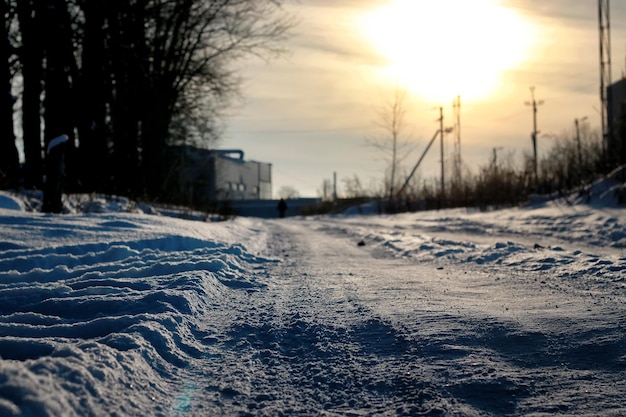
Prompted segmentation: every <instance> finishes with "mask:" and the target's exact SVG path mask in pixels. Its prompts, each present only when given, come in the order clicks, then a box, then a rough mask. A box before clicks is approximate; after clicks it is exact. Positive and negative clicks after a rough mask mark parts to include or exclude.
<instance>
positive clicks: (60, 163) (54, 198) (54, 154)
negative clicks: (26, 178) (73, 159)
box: [41, 135, 68, 213]
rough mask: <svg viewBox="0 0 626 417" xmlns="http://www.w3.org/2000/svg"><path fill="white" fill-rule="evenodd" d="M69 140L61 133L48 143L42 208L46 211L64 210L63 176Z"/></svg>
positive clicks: (56, 211)
mask: <svg viewBox="0 0 626 417" xmlns="http://www.w3.org/2000/svg"><path fill="white" fill-rule="evenodd" d="M67 141H68V137H67V135H61V136H57V137H56V138H54V139H52V140H51V141H50V143H49V144H48V149H47V151H46V178H45V181H44V193H43V206H42V208H41V211H43V212H44V213H61V212H62V211H63V203H62V196H63V177H64V176H65V144H66V142H67Z"/></svg>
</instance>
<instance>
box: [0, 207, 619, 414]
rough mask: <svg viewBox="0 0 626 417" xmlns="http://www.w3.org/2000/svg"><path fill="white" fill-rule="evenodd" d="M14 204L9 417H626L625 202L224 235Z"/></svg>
mask: <svg viewBox="0 0 626 417" xmlns="http://www.w3.org/2000/svg"><path fill="white" fill-rule="evenodd" d="M0 197H3V196H2V195H0ZM4 199H5V201H4V203H2V198H0V207H5V208H0V225H2V227H1V228H0V416H3V417H4V416H7V417H25V416H28V417H31V416H36V417H39V416H42V417H57V416H63V417H65V416H67V417H73V416H81V417H83V416H94V417H99V416H112V415H117V416H137V415H141V416H155V417H161V416H164V417H186V416H193V417H203V416H209V415H224V416H281V415H290V416H291V415H299V416H311V415H315V416H316V415H326V416H398V415H406V416H414V415H427V416H503V415H506V416H546V415H571V416H574V415H576V416H590V417H591V416H622V415H626V406H625V405H624V404H626V354H625V352H626V332H624V329H625V328H626V253H625V251H626V212H625V211H624V210H623V209H616V208H594V207H588V206H573V207H569V208H567V207H565V208H564V207H562V206H545V207H538V208H527V209H508V210H500V211H493V212H486V213H482V212H476V211H472V210H444V211H441V212H421V213H407V214H400V215H390V216H352V215H341V216H320V217H307V218H287V219H280V220H279V219H276V220H262V219H252V218H237V219H234V220H232V221H228V222H219V223H207V222H202V221H187V220H181V219H175V218H171V217H167V216H159V215H148V214H144V213H141V212H111V211H110V210H107V211H105V212H104V213H73V214H66V215H62V216H51V215H43V214H40V213H32V212H26V211H24V210H22V209H21V206H20V205H19V204H18V203H19V202H15V201H14V200H12V199H11V198H10V197H6V196H5V197H4ZM9 203H12V204H9ZM122 207H123V208H124V210H126V211H130V209H132V206H131V207H128V206H124V205H123V206H122ZM359 242H363V245H359V244H358V243H359Z"/></svg>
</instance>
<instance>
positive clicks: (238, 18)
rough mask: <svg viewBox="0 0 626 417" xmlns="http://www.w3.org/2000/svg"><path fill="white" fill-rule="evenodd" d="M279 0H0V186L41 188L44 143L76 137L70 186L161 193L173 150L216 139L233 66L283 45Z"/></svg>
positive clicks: (233, 89)
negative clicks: (2, 92) (0, 86)
mask: <svg viewBox="0 0 626 417" xmlns="http://www.w3.org/2000/svg"><path fill="white" fill-rule="evenodd" d="M281 3H282V2H281V1H274V0H183V1H175V2H173V1H162V0H129V1H110V0H10V1H7V0H2V1H0V4H1V7H2V12H3V13H2V16H3V22H2V23H3V25H2V29H3V34H2V35H3V37H4V39H5V40H6V41H4V42H2V46H3V47H2V54H3V58H4V61H3V62H6V65H4V66H3V67H2V79H3V82H4V84H5V88H6V91H7V92H8V95H7V96H6V97H7V98H6V99H5V100H3V101H2V103H3V104H2V108H1V113H2V115H3V116H2V132H0V188H14V187H24V188H29V189H30V188H42V186H43V184H42V182H43V178H44V172H45V155H46V147H47V146H48V144H49V143H50V141H51V140H52V139H54V138H56V137H58V136H60V135H67V136H68V138H69V141H68V142H67V143H66V152H65V166H66V169H65V173H66V177H65V178H66V181H65V187H66V189H67V191H71V192H95V191H97V192H105V193H111V194H121V195H127V196H145V197H148V198H152V199H160V198H162V197H163V190H162V188H161V184H163V180H164V178H165V177H166V176H167V175H169V174H170V172H169V168H168V166H166V163H165V161H166V159H165V158H164V155H163V151H164V149H165V148H166V146H168V145H171V144H177V143H183V142H185V143H190V142H191V143H196V144H198V142H204V143H206V142H210V141H212V140H214V139H215V138H216V137H217V135H218V133H219V132H218V126H219V118H220V115H221V113H222V112H223V110H224V109H225V108H227V106H228V104H229V99H231V98H232V97H233V95H234V94H236V93H237V89H238V86H239V84H238V78H237V74H236V72H234V71H233V67H232V64H233V63H235V62H236V61H237V60H238V59H239V58H241V57H243V56H245V55H248V54H256V55H258V54H261V55H264V56H267V55H268V54H272V53H279V52H280V41H282V39H283V38H284V36H285V35H286V31H287V29H288V28H289V27H290V25H291V23H290V20H289V18H288V17H287V16H286V15H285V14H284V13H282V12H281V10H280V8H281ZM14 125H15V126H17V128H14ZM16 137H21V138H22V142H23V146H24V148H23V153H24V158H25V161H24V164H23V169H22V170H21V172H20V169H19V161H18V151H17V149H16V146H15V138H16Z"/></svg>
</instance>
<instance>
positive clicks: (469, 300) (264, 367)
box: [209, 220, 626, 416]
mask: <svg viewBox="0 0 626 417" xmlns="http://www.w3.org/2000/svg"><path fill="white" fill-rule="evenodd" d="M267 227H268V230H269V233H270V235H269V236H270V237H269V242H271V243H270V244H269V245H268V253H267V254H266V255H267V256H269V257H276V258H278V259H281V260H282V261H281V262H278V263H270V264H268V265H265V266H264V268H263V270H260V271H257V273H258V276H257V280H258V281H259V282H262V283H263V284H264V285H263V288H262V289H261V290H260V291H254V292H250V293H249V294H247V295H246V297H245V299H243V300H241V304H240V305H239V306H238V307H237V306H233V312H232V320H233V322H232V324H231V326H230V330H229V333H228V341H227V343H225V344H223V345H222V347H221V349H222V350H221V351H220V352H219V355H217V356H216V357H218V358H219V359H216V363H215V364H213V363H209V367H214V366H219V369H220V372H218V373H217V374H218V375H224V376H225V378H224V379H221V378H219V377H218V378H217V379H218V381H219V382H217V383H216V394H215V399H216V401H215V402H214V403H213V407H215V409H214V411H215V412H224V411H225V410H226V411H227V414H238V413H242V414H243V413H246V412H251V413H252V414H256V415H280V414H281V413H282V414H287V415H293V414H299V415H318V414H326V415H460V416H461V415H462V416H473V415H476V416H478V415H548V414H567V415H589V416H593V415H620V414H622V413H625V412H626V408H624V406H623V400H624V392H626V382H625V381H626V366H625V365H626V361H625V358H624V350H623V349H624V346H625V337H626V336H625V335H624V332H623V329H624V325H625V324H626V320H625V319H626V316H625V314H624V311H623V310H622V311H621V312H619V311H618V312H617V313H618V314H616V311H615V308H614V307H615V306H612V305H607V304H606V303H603V302H601V301H598V300H596V299H595V298H594V297H590V296H589V294H588V293H581V292H580V291H577V290H574V289H571V288H563V287H558V288H557V289H554V288H552V289H551V288H550V287H549V286H547V285H546V283H545V281H543V279H544V278H545V277H543V278H542V274H541V273H540V272H538V273H536V274H534V275H528V273H523V274H520V273H516V272H515V270H511V269H510V268H506V269H502V270H499V271H498V270H497V268H496V269H494V268H489V270H485V268H477V267H474V268H472V267H468V264H466V263H465V264H462V265H454V264H448V265H447V266H445V267H441V266H439V267H438V266H436V265H434V264H432V263H430V264H429V263H418V262H415V261H413V260H411V259H405V258H392V257H389V256H384V254H382V253H381V252H380V250H374V249H375V248H370V247H369V246H367V245H366V246H358V245H357V241H356V240H355V239H353V238H352V237H350V236H347V235H346V234H344V233H338V232H337V230H335V229H333V228H332V227H330V226H328V225H326V226H323V222H320V221H318V222H315V223H312V222H303V221H297V220H296V221H289V220H286V221H282V222H269V223H267ZM225 357H228V358H229V360H224V358H225ZM218 364H219V365H218ZM224 367H226V369H224ZM235 376H238V377H237V378H235ZM217 387H219V389H218V388H217ZM224 391H226V392H227V393H228V395H224ZM607 410H611V411H610V412H607Z"/></svg>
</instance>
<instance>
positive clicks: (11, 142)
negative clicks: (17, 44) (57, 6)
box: [0, 0, 20, 189]
mask: <svg viewBox="0 0 626 417" xmlns="http://www.w3.org/2000/svg"><path fill="white" fill-rule="evenodd" d="M0 12H2V17H3V18H5V17H6V16H8V10H7V4H6V2H5V1H4V0H2V1H0ZM8 27H9V25H8V24H7V23H6V22H5V21H4V19H3V20H2V34H1V35H0V37H1V38H2V43H1V46H0V48H1V52H0V56H2V57H3V59H4V62H5V64H4V65H3V66H2V80H3V81H2V82H3V83H4V85H5V88H6V90H5V92H4V93H3V95H4V97H5V98H4V99H2V100H1V103H2V104H1V105H0V114H2V123H1V124H0V126H2V131H1V132H0V188H5V189H6V188H16V187H17V186H18V183H19V167H20V160H19V155H18V153H17V146H16V145H15V133H14V131H13V103H14V98H13V94H12V93H11V71H10V69H9V65H10V57H11V44H10V43H9V33H8V31H7V28H8Z"/></svg>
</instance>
